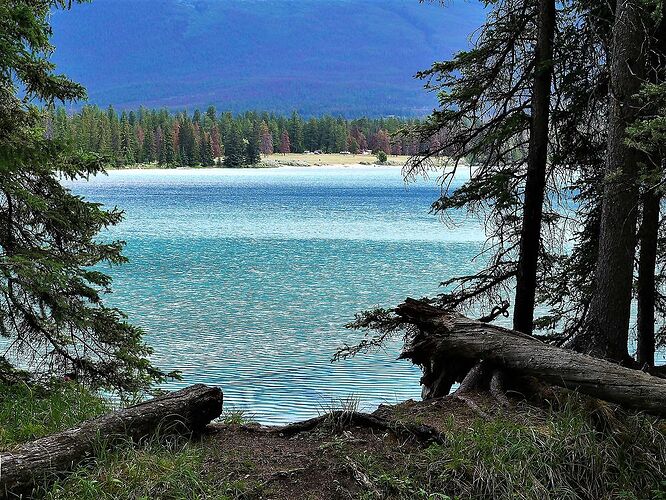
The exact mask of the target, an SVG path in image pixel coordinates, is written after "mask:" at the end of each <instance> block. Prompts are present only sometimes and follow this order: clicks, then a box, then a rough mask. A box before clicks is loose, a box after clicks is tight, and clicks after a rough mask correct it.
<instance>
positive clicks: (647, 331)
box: [637, 189, 661, 368]
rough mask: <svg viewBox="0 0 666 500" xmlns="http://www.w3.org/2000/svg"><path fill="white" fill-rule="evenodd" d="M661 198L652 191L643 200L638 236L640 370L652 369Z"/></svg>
mask: <svg viewBox="0 0 666 500" xmlns="http://www.w3.org/2000/svg"><path fill="white" fill-rule="evenodd" d="M660 203H661V196H660V195H659V193H658V192H656V191H655V190H653V189H650V190H648V191H647V192H646V193H645V194H644V196H643V220H642V223H641V228H640V232H639V237H640V249H641V252H640V257H639V261H638V325H637V326H638V350H637V361H638V364H639V365H640V366H641V367H648V368H651V367H653V366H654V351H655V338H654V321H655V303H656V290H655V269H656V265H657V238H658V233H659V209H660Z"/></svg>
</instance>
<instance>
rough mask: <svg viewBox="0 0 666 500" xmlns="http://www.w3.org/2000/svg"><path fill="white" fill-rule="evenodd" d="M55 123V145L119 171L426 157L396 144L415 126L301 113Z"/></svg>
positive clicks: (96, 116)
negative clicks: (333, 156) (337, 157)
mask: <svg viewBox="0 0 666 500" xmlns="http://www.w3.org/2000/svg"><path fill="white" fill-rule="evenodd" d="M49 116H50V118H49V120H50V129H51V132H52V133H53V134H54V135H55V137H57V138H58V139H63V140H65V141H66V142H67V143H70V144H71V145H72V146H73V147H75V148H77V149H79V150H82V151H90V152H95V153H99V154H101V155H104V156H105V157H107V158H110V159H111V160H112V163H113V164H115V165H116V166H123V165H133V164H137V163H158V164H159V165H164V166H191V167H193V166H198V165H203V166H212V165H215V164H216V163H219V162H220V161H221V160H220V157H222V156H224V162H225V165H226V166H229V167H240V166H243V165H248V164H249V165H251V164H256V163H257V162H259V160H260V154H264V155H267V154H272V153H303V152H305V151H311V152H314V151H322V152H325V153H339V152H342V151H348V152H350V153H353V154H356V153H359V152H362V151H364V150H371V151H374V152H377V151H384V152H385V153H387V154H403V155H408V154H415V153H417V152H418V150H419V143H418V142H417V141H414V140H411V139H407V138H405V137H396V138H392V137H391V135H392V134H394V133H395V132H397V131H398V130H400V129H403V128H405V127H408V126H413V125H415V124H416V123H417V121H416V120H415V119H412V120H406V119H398V118H359V119H355V120H345V119H343V118H334V117H331V116H323V117H319V118H314V117H313V118H309V119H307V120H306V119H304V118H302V117H301V116H300V115H298V114H297V113H292V114H291V116H282V115H275V114H269V113H256V112H246V113H243V114H240V115H233V114H232V113H230V112H224V113H218V112H217V110H216V109H215V107H213V106H210V107H209V108H208V109H207V110H206V111H205V113H202V112H201V111H200V110H198V109H197V110H195V111H194V113H192V114H188V113H187V112H180V113H177V114H172V113H169V111H168V110H166V109H161V110H150V109H146V108H140V109H139V110H137V111H129V112H125V111H123V112H121V113H118V112H117V111H116V110H114V109H113V108H112V107H109V108H108V109H106V110H102V109H100V108H98V107H96V106H86V107H84V108H83V109H82V110H81V111H80V112H78V113H74V114H68V113H67V112H66V111H65V109H63V108H60V109H58V110H57V111H55V112H53V113H51V114H50V115H49Z"/></svg>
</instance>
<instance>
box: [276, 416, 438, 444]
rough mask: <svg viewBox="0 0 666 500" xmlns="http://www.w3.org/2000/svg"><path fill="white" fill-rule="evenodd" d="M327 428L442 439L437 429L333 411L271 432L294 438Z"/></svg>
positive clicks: (436, 440) (423, 440)
mask: <svg viewBox="0 0 666 500" xmlns="http://www.w3.org/2000/svg"><path fill="white" fill-rule="evenodd" d="M320 425H321V426H329V427H333V428H335V429H337V430H342V429H344V428H347V427H351V426H359V427H366V428H369V429H375V430H378V431H382V432H385V431H388V432H391V433H393V434H395V435H396V436H397V437H400V438H403V439H415V440H417V441H419V442H422V443H426V444H429V443H439V444H441V443H443V442H444V437H443V436H442V435H441V433H440V432H439V431H437V429H435V428H434V427H430V426H428V425H420V424H410V423H404V422H397V421H389V420H385V419H383V418H379V417H376V416H374V415H371V414H369V413H362V412H356V411H352V412H349V411H333V412H331V413H327V414H325V415H321V416H319V417H315V418H311V419H309V420H304V421H303V422H295V423H293V424H288V425H285V426H283V427H278V428H276V429H273V430H272V431H271V432H275V433H278V434H280V435H283V436H287V437H289V436H294V435H296V434H299V433H301V432H307V431H311V430H313V429H315V428H316V427H318V426H320Z"/></svg>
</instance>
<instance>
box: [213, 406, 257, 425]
mask: <svg viewBox="0 0 666 500" xmlns="http://www.w3.org/2000/svg"><path fill="white" fill-rule="evenodd" d="M218 421H219V422H221V423H223V424H228V425H245V424H250V423H252V422H254V415H252V414H251V413H248V412H247V411H246V410H239V409H228V410H227V409H225V410H224V411H223V412H222V415H220V417H219V418H218Z"/></svg>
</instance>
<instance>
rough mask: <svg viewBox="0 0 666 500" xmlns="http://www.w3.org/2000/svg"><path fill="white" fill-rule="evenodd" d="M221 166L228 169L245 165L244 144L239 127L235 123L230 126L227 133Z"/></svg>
mask: <svg viewBox="0 0 666 500" xmlns="http://www.w3.org/2000/svg"><path fill="white" fill-rule="evenodd" d="M223 164H224V166H225V167H228V168H240V167H242V166H243V165H244V164H245V144H244V142H243V137H242V136H241V133H240V130H239V127H238V125H237V124H235V123H233V124H231V126H230V127H229V130H228V132H227V137H226V141H225V143H224V162H223Z"/></svg>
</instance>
